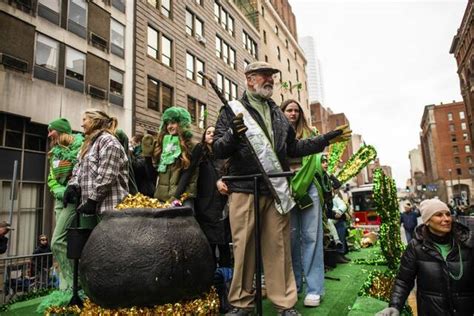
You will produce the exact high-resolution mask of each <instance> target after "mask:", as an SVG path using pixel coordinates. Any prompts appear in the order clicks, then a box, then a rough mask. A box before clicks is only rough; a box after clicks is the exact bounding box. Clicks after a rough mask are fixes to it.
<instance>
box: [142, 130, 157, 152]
mask: <svg viewBox="0 0 474 316" xmlns="http://www.w3.org/2000/svg"><path fill="white" fill-rule="evenodd" d="M154 150H155V139H154V138H153V136H152V135H150V134H146V135H145V136H143V139H142V156H143V157H151V155H152V154H153V151H154Z"/></svg>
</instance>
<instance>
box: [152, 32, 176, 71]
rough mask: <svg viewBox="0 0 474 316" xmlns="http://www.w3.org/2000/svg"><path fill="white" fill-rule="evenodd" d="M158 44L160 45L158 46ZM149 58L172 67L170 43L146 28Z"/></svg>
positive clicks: (158, 33)
mask: <svg viewBox="0 0 474 316" xmlns="http://www.w3.org/2000/svg"><path fill="white" fill-rule="evenodd" d="M158 43H160V44H161V45H158ZM147 53H148V55H149V56H151V57H153V58H155V59H158V60H160V61H161V62H162V63H163V64H164V65H166V66H168V67H172V58H173V47H172V41H171V40H170V39H169V38H168V37H166V36H165V35H163V34H161V33H160V32H158V31H157V30H155V29H153V28H152V27H150V26H148V50H147Z"/></svg>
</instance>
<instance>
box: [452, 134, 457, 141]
mask: <svg viewBox="0 0 474 316" xmlns="http://www.w3.org/2000/svg"><path fill="white" fill-rule="evenodd" d="M451 141H452V142H456V134H452V135H451Z"/></svg>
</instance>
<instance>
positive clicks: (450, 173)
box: [448, 169, 454, 203]
mask: <svg viewBox="0 0 474 316" xmlns="http://www.w3.org/2000/svg"><path fill="white" fill-rule="evenodd" d="M448 171H449V179H450V182H451V198H452V200H453V203H454V187H453V172H452V170H451V169H448Z"/></svg>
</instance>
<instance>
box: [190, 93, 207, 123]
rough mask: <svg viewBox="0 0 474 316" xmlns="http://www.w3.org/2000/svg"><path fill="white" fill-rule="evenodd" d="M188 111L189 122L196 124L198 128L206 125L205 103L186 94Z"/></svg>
mask: <svg viewBox="0 0 474 316" xmlns="http://www.w3.org/2000/svg"><path fill="white" fill-rule="evenodd" d="M188 112H189V114H190V115H191V123H192V124H195V125H198V126H199V128H206V127H207V122H206V121H207V110H206V104H205V103H202V102H201V101H198V100H196V99H195V98H193V97H190V96H188Z"/></svg>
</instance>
